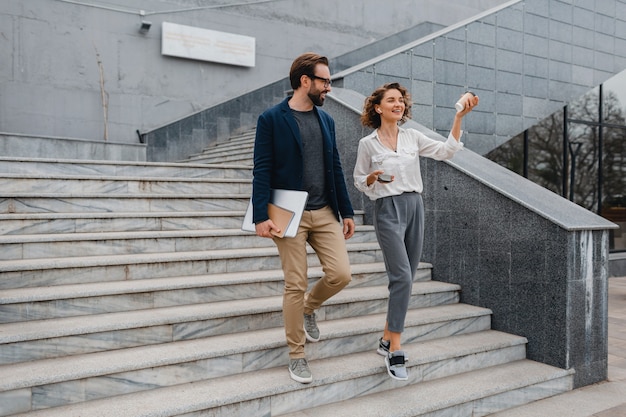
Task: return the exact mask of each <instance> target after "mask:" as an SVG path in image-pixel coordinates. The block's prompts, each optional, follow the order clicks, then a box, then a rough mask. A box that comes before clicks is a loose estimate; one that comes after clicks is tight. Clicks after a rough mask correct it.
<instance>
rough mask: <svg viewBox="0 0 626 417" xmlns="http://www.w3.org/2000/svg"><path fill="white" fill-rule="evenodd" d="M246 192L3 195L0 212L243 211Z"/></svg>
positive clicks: (246, 199)
mask: <svg viewBox="0 0 626 417" xmlns="http://www.w3.org/2000/svg"><path fill="white" fill-rule="evenodd" d="M249 201H250V193H244V194H235V193H231V194H227V193H224V194H220V193H215V194H195V195H192V194H174V193H168V194H154V193H145V194H136V193H133V194H131V193H127V194H119V193H91V194H90V193H84V194H80V195H74V194H71V193H70V194H67V193H45V194H42V193H6V194H3V199H2V200H0V213H49V212H59V213H74V212H107V211H111V212H113V211H115V212H117V211H125V212H128V211H135V212H151V211H158V212H163V211H167V210H172V211H207V210H219V211H224V210H244V211H245V210H246V208H247V207H248V203H249Z"/></svg>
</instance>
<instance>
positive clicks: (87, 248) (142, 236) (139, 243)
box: [0, 226, 376, 261]
mask: <svg viewBox="0 0 626 417" xmlns="http://www.w3.org/2000/svg"><path fill="white" fill-rule="evenodd" d="M374 240H376V236H375V233H374V228H373V226H357V227H356V233H355V235H354V237H353V239H351V240H350V242H351V243H362V242H372V241H374ZM0 245H2V253H0V261H2V260H18V259H37V258H54V257H62V256H71V257H75V256H92V255H98V256H107V255H124V254H138V253H163V252H189V251H197V250H205V249H211V250H218V249H230V248H242V247H244V248H260V247H274V246H275V245H274V242H273V241H272V240H271V239H263V238H259V237H258V236H256V235H255V234H252V233H250V232H244V231H242V230H239V229H207V230H182V231H178V230H174V231H136V232H99V233H63V234H61V233H60V234H39V235H21V236H13V235H9V236H0Z"/></svg>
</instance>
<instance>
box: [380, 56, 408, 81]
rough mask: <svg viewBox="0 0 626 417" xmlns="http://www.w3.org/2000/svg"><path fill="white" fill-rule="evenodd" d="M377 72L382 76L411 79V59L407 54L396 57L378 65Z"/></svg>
mask: <svg viewBox="0 0 626 417" xmlns="http://www.w3.org/2000/svg"><path fill="white" fill-rule="evenodd" d="M376 72H377V73H378V74H380V75H387V76H391V77H398V78H405V79H408V78H410V77H411V58H410V56H409V55H408V54H406V53H402V54H398V55H394V56H393V57H391V58H389V59H386V60H384V61H382V62H379V63H378V64H376Z"/></svg>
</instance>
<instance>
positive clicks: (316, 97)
mask: <svg viewBox="0 0 626 417" xmlns="http://www.w3.org/2000/svg"><path fill="white" fill-rule="evenodd" d="M308 96H309V99H310V100H311V101H312V102H313V104H315V105H316V106H323V105H324V98H322V93H320V92H318V93H317V94H313V93H309V94H308Z"/></svg>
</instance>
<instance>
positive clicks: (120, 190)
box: [0, 174, 252, 196]
mask: <svg viewBox="0 0 626 417" xmlns="http://www.w3.org/2000/svg"><path fill="white" fill-rule="evenodd" d="M0 189H2V190H3V196H5V195H11V194H16V195H19V193H20V192H22V190H28V192H29V194H35V193H38V194H44V195H46V194H51V193H57V194H63V193H66V192H67V190H71V193H72V195H77V194H78V195H80V194H94V193H111V194H157V195H161V194H169V193H176V194H182V193H185V194H186V193H188V194H190V195H195V194H206V193H207V191H209V190H210V192H211V193H212V194H216V193H222V194H224V193H233V194H248V195H251V193H252V180H251V179H249V178H246V179H244V178H234V179H233V178H180V177H178V178H176V177H123V176H111V177H105V176H78V175H71V176H70V175H64V176H46V177H43V176H36V175H25V174H0Z"/></svg>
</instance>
